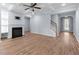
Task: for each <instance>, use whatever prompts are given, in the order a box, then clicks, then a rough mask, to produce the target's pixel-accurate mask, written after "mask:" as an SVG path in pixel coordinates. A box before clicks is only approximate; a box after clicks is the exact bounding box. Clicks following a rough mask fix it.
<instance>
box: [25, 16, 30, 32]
mask: <svg viewBox="0 0 79 59" xmlns="http://www.w3.org/2000/svg"><path fill="white" fill-rule="evenodd" d="M25 32H30V17H25Z"/></svg>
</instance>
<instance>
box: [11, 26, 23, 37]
mask: <svg viewBox="0 0 79 59" xmlns="http://www.w3.org/2000/svg"><path fill="white" fill-rule="evenodd" d="M21 36H22V27H13V28H12V38H16V37H21Z"/></svg>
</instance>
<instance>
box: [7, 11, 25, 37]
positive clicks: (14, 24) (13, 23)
mask: <svg viewBox="0 0 79 59" xmlns="http://www.w3.org/2000/svg"><path fill="white" fill-rule="evenodd" d="M15 16H19V17H21V20H16V19H15ZM24 24H25V21H24V17H23V14H20V13H17V12H12V11H11V12H10V13H9V28H8V30H9V34H8V38H12V27H22V28H23V31H22V32H23V33H22V35H24Z"/></svg>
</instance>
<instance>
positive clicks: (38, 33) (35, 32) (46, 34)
mask: <svg viewBox="0 0 79 59" xmlns="http://www.w3.org/2000/svg"><path fill="white" fill-rule="evenodd" d="M31 33H35V34H40V35H44V36H49V37H56V36H55V35H49V34H43V33H37V32H31Z"/></svg>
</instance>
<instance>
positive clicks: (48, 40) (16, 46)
mask: <svg viewBox="0 0 79 59" xmlns="http://www.w3.org/2000/svg"><path fill="white" fill-rule="evenodd" d="M0 54H1V55H78V54H79V43H78V42H77V41H76V39H75V37H74V35H73V34H72V33H68V32H62V33H60V35H59V37H56V38H55V37H48V36H43V35H38V34H33V33H30V32H28V33H26V34H25V36H23V37H19V38H15V39H6V40H4V41H0Z"/></svg>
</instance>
